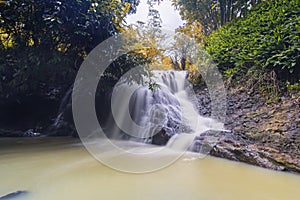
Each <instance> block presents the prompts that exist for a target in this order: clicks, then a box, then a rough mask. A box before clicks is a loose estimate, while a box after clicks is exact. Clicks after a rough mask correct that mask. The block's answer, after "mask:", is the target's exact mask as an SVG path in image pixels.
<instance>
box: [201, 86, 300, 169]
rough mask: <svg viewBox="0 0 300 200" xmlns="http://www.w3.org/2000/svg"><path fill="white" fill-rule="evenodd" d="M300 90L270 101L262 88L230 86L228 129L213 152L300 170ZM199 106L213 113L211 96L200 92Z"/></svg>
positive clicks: (251, 161)
mask: <svg viewBox="0 0 300 200" xmlns="http://www.w3.org/2000/svg"><path fill="white" fill-rule="evenodd" d="M299 95H300V94H299V93H297V94H295V95H289V96H281V97H279V98H278V100H277V101H276V102H275V101H273V102H268V101H266V99H265V98H263V97H262V95H261V94H260V93H259V92H258V91H255V90H254V91H251V92H249V90H248V89H247V88H242V87H239V88H238V87H229V89H228V94H227V101H228V102H227V106H228V107H227V118H226V123H225V129H227V130H230V133H228V132H222V133H220V135H219V137H218V142H217V144H216V145H214V146H212V147H211V148H212V151H210V154H211V155H213V156H217V157H222V158H226V159H229V160H234V161H240V162H245V163H248V164H252V165H256V166H260V167H264V168H269V169H273V170H280V171H289V172H296V173H300V107H299ZM198 100H199V106H198V110H199V112H200V114H202V115H204V116H205V115H209V102H210V100H209V96H208V94H207V92H206V91H205V90H201V91H199V92H198Z"/></svg>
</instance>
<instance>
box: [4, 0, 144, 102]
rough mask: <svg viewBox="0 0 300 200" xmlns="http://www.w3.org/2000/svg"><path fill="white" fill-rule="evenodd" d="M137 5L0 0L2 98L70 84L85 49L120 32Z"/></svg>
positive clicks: (114, 0) (112, 0) (101, 0)
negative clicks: (127, 16)
mask: <svg viewBox="0 0 300 200" xmlns="http://www.w3.org/2000/svg"><path fill="white" fill-rule="evenodd" d="M131 2H132V5H131V6H130V5H129V6H128V3H131ZM137 5H138V2H137V1H135V0H132V1H131V0H122V1H119V0H72V1H71V0H59V1H58V0H47V1H45V0H18V1H15V0H6V1H0V36H1V37H0V39H1V42H0V52H1V54H0V97H9V96H16V95H20V94H26V95H30V94H33V93H36V94H41V93H44V92H46V91H47V90H48V91H49V88H57V87H62V88H68V87H69V85H70V84H71V83H72V82H73V78H74V77H75V74H76V71H77V69H78V67H79V66H80V64H81V62H82V60H83V59H84V58H85V56H86V55H87V54H88V53H89V51H90V50H92V49H93V48H94V47H95V46H96V45H98V44H99V43H100V42H102V41H103V40H105V39H107V38H108V37H110V36H112V35H114V34H115V33H116V32H118V28H119V27H120V26H121V25H120V24H121V23H122V22H123V18H124V17H125V15H126V14H127V13H128V12H134V10H135V6H137Z"/></svg>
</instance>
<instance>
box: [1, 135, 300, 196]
mask: <svg viewBox="0 0 300 200" xmlns="http://www.w3.org/2000/svg"><path fill="white" fill-rule="evenodd" d="M124 143H125V142H124ZM143 148H145V149H147V148H149V146H148V145H146V144H143ZM151 148H153V146H151ZM157 148H158V147H157ZM0 152H1V154H0V196H4V195H6V194H8V193H11V192H14V191H17V190H27V191H29V192H28V194H26V195H24V196H20V197H18V198H14V199H20V200H63V199H64V200H65V199H68V200H77V199H78V200H82V199H87V200H98V199H99V200H100V199H105V200H115V199H124V200H127V199H128V200H135V199H136V200H154V199H156V200H159V199H161V200H168V199H170V200H177V199H178V200H194V199H195V200H241V199H243V200H280V199H282V200H287V199H288V200H293V199H299V197H300V190H299V188H300V176H299V175H294V174H289V173H283V172H275V171H271V170H267V169H262V168H258V167H254V166H250V165H246V164H242V163H238V162H232V161H227V160H224V159H219V158H214V157H210V156H207V157H205V158H203V159H199V158H198V154H196V153H185V154H184V155H183V156H182V157H180V158H179V159H178V160H177V161H176V162H175V163H173V164H171V165H170V166H168V167H166V168H163V169H160V170H158V171H155V172H152V173H142V174H130V173H123V172H119V171H116V170H113V169H111V168H109V167H107V166H105V165H103V164H101V162H99V161H98V160H96V159H94V157H92V156H91V155H90V154H89V153H88V152H87V150H86V149H85V148H84V146H83V145H82V144H81V142H80V140H79V139H75V138H68V137H67V138H1V139H0ZM164 156H168V155H164ZM153 159H154V160H153V162H155V158H153ZM158 159H159V158H158ZM120 162H128V163H130V162H133V161H132V160H130V158H128V159H126V158H125V159H122V160H121V161H120Z"/></svg>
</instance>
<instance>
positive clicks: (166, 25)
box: [125, 0, 184, 31]
mask: <svg viewBox="0 0 300 200" xmlns="http://www.w3.org/2000/svg"><path fill="white" fill-rule="evenodd" d="M155 9H157V10H158V11H159V14H160V17H161V19H162V28H163V29H168V30H172V31H173V30H175V29H176V28H178V27H179V26H180V25H182V24H183V23H184V21H183V20H182V19H181V17H180V15H179V11H178V10H175V8H174V7H173V6H172V2H171V1H170V0H164V1H162V2H161V3H160V4H159V5H156V6H155ZM147 16H148V5H147V0H141V1H140V4H139V6H138V7H137V12H136V13H135V14H131V15H128V16H127V17H126V19H125V20H126V22H127V24H128V25H130V24H134V23H136V22H137V21H143V22H146V21H147Z"/></svg>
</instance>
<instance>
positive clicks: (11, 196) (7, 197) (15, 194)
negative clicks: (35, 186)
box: [0, 190, 29, 200]
mask: <svg viewBox="0 0 300 200" xmlns="http://www.w3.org/2000/svg"><path fill="white" fill-rule="evenodd" d="M28 194H29V192H28V191H24V190H19V191H16V192H12V193H9V194H7V195H4V196H2V197H0V200H10V199H15V198H18V197H23V196H25V195H28Z"/></svg>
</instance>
